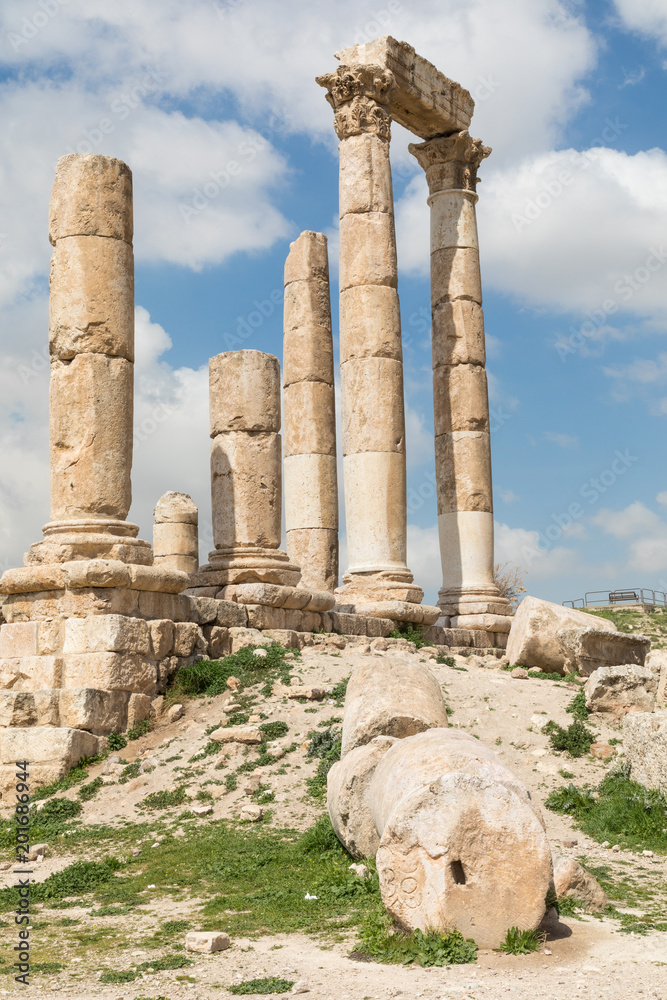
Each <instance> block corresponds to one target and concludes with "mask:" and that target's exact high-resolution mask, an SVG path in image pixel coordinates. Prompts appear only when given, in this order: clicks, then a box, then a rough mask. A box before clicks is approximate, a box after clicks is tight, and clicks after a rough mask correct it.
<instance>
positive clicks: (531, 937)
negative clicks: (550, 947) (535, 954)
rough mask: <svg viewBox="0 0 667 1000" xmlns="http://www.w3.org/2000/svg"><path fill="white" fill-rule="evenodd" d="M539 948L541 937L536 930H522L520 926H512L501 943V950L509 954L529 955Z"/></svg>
mask: <svg viewBox="0 0 667 1000" xmlns="http://www.w3.org/2000/svg"><path fill="white" fill-rule="evenodd" d="M539 950H540V939H539V938H538V936H537V934H536V933H535V931H520V930H519V928H518V927H510V928H509V930H508V931H507V934H506V935H505V940H504V941H503V942H502V944H501V945H500V951H504V952H505V954H507V955H529V954H530V952H531V951H539Z"/></svg>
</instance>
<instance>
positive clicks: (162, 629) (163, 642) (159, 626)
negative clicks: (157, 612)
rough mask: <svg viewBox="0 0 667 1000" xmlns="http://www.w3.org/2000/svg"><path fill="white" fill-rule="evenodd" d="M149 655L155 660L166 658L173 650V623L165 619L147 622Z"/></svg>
mask: <svg viewBox="0 0 667 1000" xmlns="http://www.w3.org/2000/svg"><path fill="white" fill-rule="evenodd" d="M148 631H149V633H150V640H151V653H152V655H153V656H154V657H155V659H156V660H161V659H163V658H164V657H165V656H168V655H169V654H170V653H171V652H172V650H173V648H174V623H173V622H172V621H169V619H167V618H163V619H160V620H158V621H152V622H148Z"/></svg>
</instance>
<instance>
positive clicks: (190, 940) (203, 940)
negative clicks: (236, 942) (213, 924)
mask: <svg viewBox="0 0 667 1000" xmlns="http://www.w3.org/2000/svg"><path fill="white" fill-rule="evenodd" d="M231 944H232V943H231V941H230V939H229V934H224V933H222V932H221V931H188V933H187V934H186V935H185V950H186V951H198V952H205V953H210V952H214V951H225V950H226V949H227V948H231Z"/></svg>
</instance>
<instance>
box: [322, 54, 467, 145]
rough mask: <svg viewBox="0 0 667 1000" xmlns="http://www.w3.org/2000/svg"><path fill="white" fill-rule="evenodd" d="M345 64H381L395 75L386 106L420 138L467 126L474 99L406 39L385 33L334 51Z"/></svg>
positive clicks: (459, 129) (445, 133) (400, 123)
mask: <svg viewBox="0 0 667 1000" xmlns="http://www.w3.org/2000/svg"><path fill="white" fill-rule="evenodd" d="M336 58H337V59H340V61H341V63H343V64H344V65H350V64H355V63H362V64H368V65H373V66H382V67H384V68H386V69H388V70H391V72H392V73H393V75H394V80H395V81H396V87H395V89H394V90H393V91H392V93H391V95H390V97H389V107H388V110H389V112H390V114H391V117H392V118H393V120H394V121H396V122H398V123H399V125H402V126H403V127H404V128H406V129H408V130H409V131H410V132H414V134H415V135H418V136H420V137H421V138H422V139H432V138H434V137H435V136H436V135H448V134H449V133H450V132H460V131H461V130H462V129H467V128H468V126H469V125H470V121H471V119H472V113H473V109H474V107H475V102H474V101H473V99H472V97H471V96H470V94H469V93H468V91H467V90H465V89H464V88H463V87H462V86H461V84H460V83H455V82H454V80H450V79H449V77H446V76H445V74H444V73H441V72H440V70H438V69H436V67H435V66H434V65H433V64H432V63H430V62H428V60H427V59H424V58H423V57H422V56H420V55H419V54H418V53H417V52H415V50H414V48H413V47H412V46H411V45H408V43H407V42H399V41H397V40H396V39H395V38H392V37H391V35H384V36H382V37H381V38H376V39H374V40H373V41H372V42H366V43H358V44H356V45H352V46H350V47H349V48H347V49H343V50H342V51H340V52H337V53H336Z"/></svg>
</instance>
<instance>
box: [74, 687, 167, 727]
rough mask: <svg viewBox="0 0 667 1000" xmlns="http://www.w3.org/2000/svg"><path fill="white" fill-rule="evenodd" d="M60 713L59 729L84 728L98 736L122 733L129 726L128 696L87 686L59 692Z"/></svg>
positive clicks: (121, 692)
mask: <svg viewBox="0 0 667 1000" xmlns="http://www.w3.org/2000/svg"><path fill="white" fill-rule="evenodd" d="M130 697H134V695H130ZM140 697H145V696H144V695H141V696H140ZM148 701H149V704H150V699H148ZM59 713H60V725H61V726H69V727H71V728H72V729H86V730H89V731H90V732H92V733H95V734H97V735H103V734H105V733H111V732H123V730H124V729H125V728H126V725H127V724H129V723H127V718H128V694H127V691H103V690H100V689H97V688H90V687H77V688H69V689H63V690H62V691H60V692H59Z"/></svg>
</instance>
